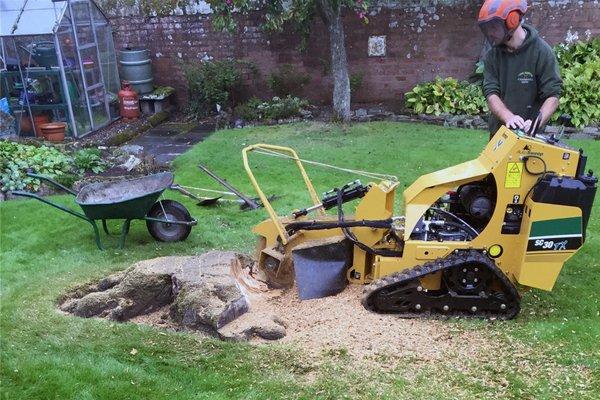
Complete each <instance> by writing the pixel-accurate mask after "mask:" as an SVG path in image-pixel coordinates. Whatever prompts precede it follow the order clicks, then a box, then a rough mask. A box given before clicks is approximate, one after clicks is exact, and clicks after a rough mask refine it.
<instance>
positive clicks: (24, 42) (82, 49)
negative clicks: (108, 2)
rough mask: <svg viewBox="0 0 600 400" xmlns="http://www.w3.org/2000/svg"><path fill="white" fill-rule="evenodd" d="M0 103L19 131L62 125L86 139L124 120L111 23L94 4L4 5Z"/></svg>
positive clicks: (58, 0)
mask: <svg viewBox="0 0 600 400" xmlns="http://www.w3.org/2000/svg"><path fill="white" fill-rule="evenodd" d="M0 36H1V42H0V44H1V60H0V68H1V71H0V78H1V79H0V84H1V94H0V98H6V99H7V103H8V108H9V113H10V114H11V115H12V116H13V117H14V125H13V129H14V133H16V134H18V135H19V136H33V135H36V136H40V129H39V125H40V124H43V123H47V122H57V121H62V122H65V123H66V124H67V126H68V127H67V135H68V136H73V137H82V136H84V135H86V134H88V133H90V132H93V131H94V130H97V129H99V128H101V127H103V126H105V125H107V124H108V123H110V122H111V121H112V120H113V119H115V118H116V117H117V116H118V98H117V93H118V91H119V74H118V70H117V63H116V57H115V49H114V43H113V37H112V30H111V26H110V24H109V21H108V18H107V17H106V16H105V15H104V14H103V13H102V11H101V10H100V9H99V8H98V6H97V5H96V4H95V3H94V1H92V0H0Z"/></svg>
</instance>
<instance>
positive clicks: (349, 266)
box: [242, 127, 598, 319]
mask: <svg viewBox="0 0 600 400" xmlns="http://www.w3.org/2000/svg"><path fill="white" fill-rule="evenodd" d="M251 152H262V153H269V154H271V155H277V156H280V157H287V158H289V159H291V160H293V161H294V162H295V163H296V165H297V167H298V168H299V169H300V173H301V175H302V177H303V180H304V184H305V185H306V188H307V190H308V193H309V195H310V197H311V199H312V202H313V205H311V206H310V207H306V208H304V209H298V210H296V211H294V212H293V213H291V215H288V216H279V215H277V214H276V212H275V210H274V209H273V207H272V206H271V204H270V202H269V199H268V198H267V196H265V195H264V193H263V191H262V190H261V188H260V186H259V184H258V183H257V181H256V179H255V177H254V174H253V172H252V169H251V167H250V164H249V159H248V155H249V154H250V153H251ZM242 156H243V160H244V165H245V168H246V171H247V173H248V175H249V177H250V180H251V182H252V184H253V185H254V187H255V189H256V191H257V192H258V195H259V196H260V198H261V200H262V203H263V204H264V206H265V209H266V211H267V212H268V213H269V216H270V218H269V219H267V220H265V221H263V222H262V223H260V224H258V225H257V226H255V228H254V232H255V233H256V234H257V235H259V237H260V242H259V250H258V271H259V274H260V275H261V277H262V279H264V280H266V281H267V283H268V284H269V285H270V286H271V287H276V288H286V287H292V286H293V285H294V283H295V284H296V286H297V288H298V291H299V295H300V298H301V299H309V298H315V297H323V296H327V295H332V294H335V293H337V292H339V291H341V290H342V289H343V288H344V287H345V285H346V284H347V282H350V283H354V284H368V285H367V286H365V289H364V295H363V298H362V304H363V305H364V306H365V307H366V308H367V309H368V310H371V311H374V312H378V313H398V314H400V315H402V316H407V317H412V316H421V315H430V314H444V315H472V316H477V317H493V318H501V319H510V318H513V317H514V316H515V315H517V314H518V312H519V310H520V299H521V296H520V293H519V290H518V288H522V289H525V288H527V287H532V288H539V289H544V290H552V288H553V286H554V283H555V281H556V279H557V277H558V275H559V273H560V270H561V269H562V267H563V265H564V263H565V261H567V260H568V259H569V258H570V257H571V256H573V254H575V252H576V251H577V250H578V249H579V248H581V246H582V245H583V243H584V241H585V233H586V226H587V223H588V220H589V218H590V213H591V210H592V203H593V200H594V197H595V194H596V187H597V181H598V179H597V178H596V177H595V176H594V175H593V173H592V171H588V172H587V173H586V172H585V168H586V160H587V158H586V156H585V155H584V154H583V150H575V149H572V148H570V147H569V146H567V145H566V144H564V143H563V142H561V141H560V140H558V139H556V138H555V137H553V136H549V137H547V136H543V135H538V136H535V135H531V136H530V135H527V134H525V133H523V132H520V131H516V132H514V131H511V130H509V129H508V128H506V127H502V128H501V129H500V130H499V131H498V132H497V133H496V134H495V136H494V137H493V139H492V140H491V141H490V142H489V143H488V144H487V146H486V147H485V149H484V150H483V152H482V153H481V155H480V156H479V157H478V158H476V159H474V160H472V161H467V162H465V163H462V164H459V165H455V166H452V167H449V168H446V169H443V170H440V171H436V172H433V173H430V174H427V175H424V176H421V177H420V178H418V179H417V180H416V181H415V182H414V183H413V184H412V185H411V186H409V187H408V188H407V189H406V190H405V191H404V205H405V206H404V210H405V213H406V216H395V215H394V210H393V206H394V196H395V194H396V189H397V187H398V182H397V181H396V180H394V179H381V180H380V181H379V182H374V183H369V184H366V185H363V184H362V183H360V181H355V182H352V183H350V184H346V185H344V186H342V187H340V188H336V189H333V190H331V191H329V192H326V193H324V195H323V197H322V198H319V197H318V196H317V194H316V192H315V189H314V187H313V185H312V183H311V181H310V179H309V178H308V176H307V174H306V172H305V170H304V167H303V163H302V161H303V160H301V159H300V158H299V157H298V154H296V152H295V151H294V150H292V149H290V148H287V147H280V146H272V145H265V144H257V145H252V146H249V147H247V148H245V149H244V150H243V154H242ZM357 199H360V202H358V204H357V206H356V210H355V213H354V215H346V214H345V213H344V209H343V205H344V203H347V202H350V201H352V200H357ZM328 209H337V213H336V214H331V213H330V214H327V213H326V212H325V211H326V210H328ZM518 285H519V286H518Z"/></svg>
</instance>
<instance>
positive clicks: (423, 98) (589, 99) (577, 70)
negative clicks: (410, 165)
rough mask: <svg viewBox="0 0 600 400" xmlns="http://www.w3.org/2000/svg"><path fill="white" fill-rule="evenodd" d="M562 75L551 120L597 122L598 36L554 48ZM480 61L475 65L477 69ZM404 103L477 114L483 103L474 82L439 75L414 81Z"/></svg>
mask: <svg viewBox="0 0 600 400" xmlns="http://www.w3.org/2000/svg"><path fill="white" fill-rule="evenodd" d="M554 51H555V53H556V57H557V59H558V63H559V66H560V69H561V75H562V79H563V93H562V96H561V98H560V105H559V108H558V110H557V112H556V113H555V114H554V116H553V118H552V121H556V120H557V119H558V118H559V117H560V115H562V114H568V115H570V116H571V123H572V124H573V125H574V126H575V127H578V128H581V127H584V126H587V125H592V124H598V123H600V37H597V38H595V39H593V40H591V41H589V42H578V43H576V44H572V45H565V44H560V45H557V46H556V47H555V48H554ZM480 72H481V65H478V66H477V73H480ZM406 105H407V107H408V108H410V109H412V110H413V111H415V112H417V113H425V114H435V115H439V114H441V113H450V114H470V115H475V114H481V113H484V112H487V111H488V109H487V104H486V101H485V99H484V98H483V95H482V93H481V89H480V88H479V85H477V84H469V83H467V82H458V81H457V80H456V79H454V78H446V79H440V78H437V79H436V80H435V81H433V82H426V83H422V84H420V85H417V86H416V87H415V88H413V89H412V90H411V91H410V92H408V93H407V94H406Z"/></svg>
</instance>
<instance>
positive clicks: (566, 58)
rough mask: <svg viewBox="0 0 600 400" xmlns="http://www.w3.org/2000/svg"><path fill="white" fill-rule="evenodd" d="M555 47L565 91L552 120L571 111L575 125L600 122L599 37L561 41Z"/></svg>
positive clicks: (569, 113)
mask: <svg viewBox="0 0 600 400" xmlns="http://www.w3.org/2000/svg"><path fill="white" fill-rule="evenodd" d="M554 50H555V52H556V57H557V58H558V63H559V65H560V68H561V74H562V78H563V93H562V96H561V98H560V105H559V107H558V112H557V113H555V114H554V117H553V120H554V121H556V120H557V119H558V118H559V116H560V115H562V114H568V115H570V116H571V123H572V124H573V125H574V126H576V127H583V126H586V125H591V124H598V123H600V37H597V38H595V39H593V40H591V41H589V42H578V43H576V44H573V45H570V46H567V45H562V44H561V45H558V46H556V47H555V48H554Z"/></svg>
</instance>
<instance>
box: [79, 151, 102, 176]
mask: <svg viewBox="0 0 600 400" xmlns="http://www.w3.org/2000/svg"><path fill="white" fill-rule="evenodd" d="M73 162H74V165H75V169H76V170H77V172H79V173H80V174H83V173H84V172H87V171H91V172H93V173H95V174H99V173H100V172H102V171H104V170H105V169H106V163H105V162H104V160H102V157H100V150H98V149H81V150H79V151H77V152H76V153H75V155H74V157H73Z"/></svg>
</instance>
